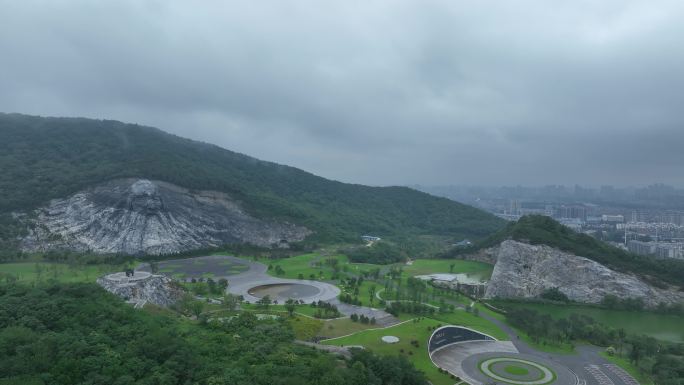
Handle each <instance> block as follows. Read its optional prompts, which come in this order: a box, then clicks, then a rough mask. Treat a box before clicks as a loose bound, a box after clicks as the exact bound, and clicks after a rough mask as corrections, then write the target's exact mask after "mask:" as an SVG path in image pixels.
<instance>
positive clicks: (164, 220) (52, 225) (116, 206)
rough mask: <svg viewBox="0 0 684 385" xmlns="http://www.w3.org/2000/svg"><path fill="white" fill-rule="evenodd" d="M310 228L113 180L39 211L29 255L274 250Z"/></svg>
mask: <svg viewBox="0 0 684 385" xmlns="http://www.w3.org/2000/svg"><path fill="white" fill-rule="evenodd" d="M309 234H311V231H309V230H308V229H306V228H304V227H300V226H295V225H293V224H288V223H277V222H272V221H264V220H260V219H257V218H254V217H251V216H250V215H248V214H247V213H246V212H245V211H244V210H243V209H242V208H241V207H240V206H239V205H238V203H237V202H235V201H234V200H232V199H231V198H230V197H229V196H228V195H226V194H223V193H219V192H214V191H190V190H188V189H185V188H182V187H178V186H175V185H173V184H170V183H165V182H157V181H149V180H145V179H124V180H115V181H111V182H108V183H105V184H102V185H99V186H97V187H94V188H92V189H89V190H86V191H82V192H79V193H77V194H74V195H72V196H71V197H68V198H66V199H56V200H53V201H51V202H50V204H49V205H48V206H47V207H44V208H41V209H39V210H38V212H37V219H36V223H35V226H34V230H33V231H32V232H31V233H30V234H29V235H28V236H27V237H26V238H25V239H23V241H22V248H23V249H24V250H25V251H30V252H35V251H47V250H51V249H69V250H76V251H89V252H95V253H123V254H168V253H176V252H180V251H186V250H192V249H198V248H205V247H216V246H220V245H223V244H227V243H251V244H254V245H258V246H266V247H269V246H272V245H274V244H283V243H284V242H293V241H301V240H303V239H304V238H305V237H306V236H307V235H309Z"/></svg>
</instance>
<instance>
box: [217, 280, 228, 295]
mask: <svg viewBox="0 0 684 385" xmlns="http://www.w3.org/2000/svg"><path fill="white" fill-rule="evenodd" d="M218 286H219V288H220V289H221V291H222V292H224V291H226V289H227V288H228V280H227V279H225V278H221V279H219V280H218Z"/></svg>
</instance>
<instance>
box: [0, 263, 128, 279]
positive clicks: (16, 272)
mask: <svg viewBox="0 0 684 385" xmlns="http://www.w3.org/2000/svg"><path fill="white" fill-rule="evenodd" d="M120 270H121V269H120V268H119V267H116V266H111V265H68V264H65V263H48V262H26V263H3V264H0V275H2V273H5V274H11V275H12V276H14V277H16V278H17V279H18V280H19V281H20V282H37V281H47V280H49V279H55V280H57V281H59V282H93V281H95V280H96V279H97V278H98V277H99V276H101V275H104V274H105V273H109V272H114V271H120Z"/></svg>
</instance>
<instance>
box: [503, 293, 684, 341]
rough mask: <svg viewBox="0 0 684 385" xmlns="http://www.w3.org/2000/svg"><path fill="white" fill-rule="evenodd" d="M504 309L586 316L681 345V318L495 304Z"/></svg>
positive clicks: (683, 333)
mask: <svg viewBox="0 0 684 385" xmlns="http://www.w3.org/2000/svg"><path fill="white" fill-rule="evenodd" d="M496 304H497V305H499V306H503V307H509V308H512V307H524V308H528V309H533V310H536V311H538V312H539V313H543V314H549V315H550V316H552V317H554V318H567V317H569V316H570V314H573V313H575V314H583V315H587V316H589V317H591V318H593V319H595V320H596V321H597V322H600V323H602V324H605V325H608V326H611V327H613V328H616V329H617V328H624V329H625V330H626V331H627V333H630V334H646V335H649V336H652V337H654V338H657V339H660V340H664V341H672V342H684V317H683V316H676V315H668V314H657V313H649V312H642V311H624V310H608V309H601V308H598V307H594V306H581V305H577V306H575V305H572V306H561V305H552V304H533V303H518V302H505V301H501V302H499V301H497V302H496Z"/></svg>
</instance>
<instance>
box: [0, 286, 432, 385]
mask: <svg viewBox="0 0 684 385" xmlns="http://www.w3.org/2000/svg"><path fill="white" fill-rule="evenodd" d="M292 340H293V333H292V331H291V329H290V327H289V326H288V324H287V323H286V322H284V321H282V320H257V318H256V316H254V315H253V314H252V313H249V312H243V313H241V315H240V316H238V317H237V318H234V319H233V320H231V321H230V322H226V323H210V324H208V325H204V326H203V325H200V324H196V323H193V322H190V321H187V320H184V319H183V318H178V317H176V316H172V315H163V313H162V314H151V313H148V312H145V311H141V310H135V309H133V308H132V307H131V306H129V305H127V304H125V303H123V301H121V300H120V299H119V298H117V297H115V296H113V295H110V294H109V293H107V292H105V291H104V290H102V289H101V288H99V287H98V286H96V285H94V284H71V285H48V286H45V287H38V288H30V287H25V286H15V285H12V286H0V383H1V384H3V385H9V384H16V385H32V384H36V385H38V384H57V385H59V384H65V385H66V384H69V385H74V384H93V385H94V384H103V385H105V384H106V385H111V384H115V385H127V384H136V385H143V384H144V385H147V384H150V385H152V384H154V385H166V384H169V385H171V384H207V385H223V384H226V385H227V384H231V385H236V384H245V385H280V384H282V385H286V384H288V385H289V384H292V385H295V384H296V385H300V384H304V385H305V384H336V385H337V384H339V385H347V384H348V385H352V384H359V385H361V384H375V385H381V384H397V385H414V384H415V385H418V384H425V383H426V382H425V378H424V376H423V374H422V372H418V371H417V370H416V369H415V368H414V367H413V366H412V365H411V364H410V363H409V362H408V361H406V360H405V359H400V358H393V357H377V356H374V355H372V354H370V353H367V352H355V354H354V355H353V357H352V359H351V360H349V361H346V362H341V361H340V360H339V359H336V358H335V357H333V356H331V355H328V354H324V353H320V352H317V351H315V350H312V349H311V348H307V347H303V346H299V345H295V344H293V343H292Z"/></svg>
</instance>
